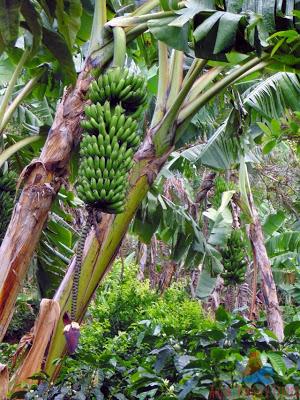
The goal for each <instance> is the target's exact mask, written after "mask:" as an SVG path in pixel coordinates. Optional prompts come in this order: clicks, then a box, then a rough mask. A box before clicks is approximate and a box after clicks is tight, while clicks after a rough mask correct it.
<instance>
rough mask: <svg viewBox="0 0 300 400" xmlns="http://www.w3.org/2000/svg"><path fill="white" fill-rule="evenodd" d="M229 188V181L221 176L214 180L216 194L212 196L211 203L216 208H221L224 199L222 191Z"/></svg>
mask: <svg viewBox="0 0 300 400" xmlns="http://www.w3.org/2000/svg"><path fill="white" fill-rule="evenodd" d="M226 190H228V186H227V182H226V181H225V179H224V178H222V177H221V176H218V177H217V178H216V179H215V181H214V195H213V197H212V198H211V200H210V201H211V203H212V206H213V207H214V208H216V209H217V208H219V207H220V205H221V201H222V193H223V192H226Z"/></svg>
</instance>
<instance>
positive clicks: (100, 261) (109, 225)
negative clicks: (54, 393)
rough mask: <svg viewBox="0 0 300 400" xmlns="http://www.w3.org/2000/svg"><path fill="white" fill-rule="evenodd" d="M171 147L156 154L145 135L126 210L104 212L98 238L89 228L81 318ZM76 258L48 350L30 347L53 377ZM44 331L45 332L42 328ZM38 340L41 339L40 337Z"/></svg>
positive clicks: (57, 299) (62, 346)
mask: <svg viewBox="0 0 300 400" xmlns="http://www.w3.org/2000/svg"><path fill="white" fill-rule="evenodd" d="M172 150H173V149H172V148H170V150H169V151H168V152H166V154H165V155H164V156H163V157H161V158H156V157H155V154H154V147H153V145H152V140H151V137H150V135H149V136H148V137H146V139H145V141H144V143H143V145H142V147H141V148H140V150H139V151H138V152H137V153H136V155H135V161H136V163H135V166H134V168H133V171H132V173H131V177H130V187H131V189H130V190H129V193H128V197H127V205H126V210H125V212H124V213H123V214H119V215H116V216H113V215H108V214H103V217H102V220H101V222H100V224H99V226H98V228H99V232H100V237H98V238H96V236H95V232H94V230H92V231H91V232H90V234H89V236H88V238H87V241H86V244H85V251H84V261H83V265H82V269H81V277H80V282H79V290H78V310H77V318H76V319H77V320H78V321H79V322H80V321H81V320H82V319H83V317H84V314H85V312H86V309H87V306H88V304H89V302H90V300H91V298H92V296H93V294H94V292H95V290H96V289H97V287H98V285H99V283H100V282H101V281H102V279H103V277H104V276H105V274H106V273H107V272H108V271H109V269H110V266H111V265H112V263H113V261H114V259H115V257H116V255H117V254H118V250H119V247H120V245H121V243H122V239H123V237H124V235H125V234H126V232H127V229H128V226H129V223H130V221H131V219H132V217H133V216H134V214H135V212H136V210H137V208H138V207H139V205H140V203H141V202H142V200H143V198H144V197H145V195H146V193H147V192H148V190H149V188H150V186H151V184H152V182H153V181H154V179H155V177H156V176H157V173H158V172H159V170H160V169H161V167H162V165H163V164H164V163H165V161H166V159H167V157H168V156H169V154H170V152H171V151H172ZM74 261H75V260H73V261H72V263H71V265H70V267H69V269H68V271H67V274H66V275H65V277H64V279H63V281H62V283H61V285H60V287H59V289H58V291H57V292H56V294H55V296H54V299H53V300H54V301H55V302H57V303H58V304H59V306H60V317H59V319H58V323H57V326H56V329H55V330H54V331H53V332H49V334H48V337H47V342H48V343H49V346H47V347H46V350H45V347H44V348H42V349H41V348H35V344H34V343H33V347H32V348H31V351H32V352H34V354H35V355H36V357H37V358H38V359H40V360H44V362H43V365H42V363H40V368H37V371H38V370H39V369H42V368H43V369H44V370H45V371H46V372H47V374H48V375H49V376H50V377H51V378H52V379H55V377H56V376H57V375H58V373H59V369H60V366H59V365H54V364H53V360H54V359H58V358H62V357H63V356H64V354H65V352H66V343H65V338H64V336H63V328H64V325H63V319H62V318H63V315H64V313H65V312H70V309H71V298H72V296H71V291H72V280H73V270H74V265H75V262H74ZM37 326H40V327H41V329H42V324H41V323H40V320H39V319H38V320H37V321H36V324H35V335H37V336H38V335H39V334H41V333H42V331H40V332H39V330H38V329H36V327H37ZM43 334H45V333H44V332H43ZM36 342H37V343H38V341H36ZM26 369H27V366H26V363H23V364H22V365H21V366H20V367H19V370H18V371H17V373H16V375H15V377H14V381H13V382H11V387H10V390H12V391H13V390H15V389H16V386H15V385H16V382H19V379H18V377H19V376H22V377H24V370H26Z"/></svg>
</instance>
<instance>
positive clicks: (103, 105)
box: [77, 68, 147, 214]
mask: <svg viewBox="0 0 300 400" xmlns="http://www.w3.org/2000/svg"><path fill="white" fill-rule="evenodd" d="M88 98H89V99H90V100H91V101H92V104H91V105H88V106H86V107H85V109H84V113H85V117H86V119H85V120H83V121H82V122H81V125H82V127H83V128H84V133H83V138H82V141H81V143H80V155H81V161H80V166H79V171H78V186H77V190H78V195H79V197H80V198H81V199H82V200H83V201H84V202H85V203H87V204H91V205H93V206H94V207H97V208H99V209H101V210H102V211H103V212H107V213H113V214H118V213H122V212H123V211H124V203H125V196H126V191H127V186H128V183H127V182H128V179H127V178H128V173H129V171H130V169H131V167H132V165H133V155H134V151H135V149H136V148H137V146H138V145H139V143H140V135H139V132H138V125H139V121H138V117H139V116H140V115H141V113H142V111H143V108H144V106H145V103H146V99H147V92H146V83H145V79H144V78H143V77H141V76H138V75H134V74H132V73H130V72H129V71H128V69H123V70H122V69H120V68H112V69H110V70H109V71H108V72H107V73H106V74H104V75H100V76H99V77H98V78H97V79H96V80H95V81H93V82H92V83H91V85H90V88H89V91H88Z"/></svg>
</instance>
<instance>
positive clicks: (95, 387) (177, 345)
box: [26, 263, 300, 400]
mask: <svg viewBox="0 0 300 400" xmlns="http://www.w3.org/2000/svg"><path fill="white" fill-rule="evenodd" d="M135 274H136V268H135V266H134V265H132V264H130V265H127V266H126V269H125V273H124V275H123V274H121V266H120V263H119V264H118V265H116V266H115V269H114V271H113V272H112V273H111V274H110V277H109V278H108V279H107V281H106V284H105V285H103V287H102V288H101V290H99V292H98V294H97V297H96V299H95V301H94V302H93V305H92V306H91V308H90V313H89V316H88V320H87V321H86V323H85V325H84V329H83V332H82V340H81V344H80V347H79V349H78V352H77V353H76V355H75V356H74V357H73V358H71V359H70V358H67V359H65V360H64V361H63V372H62V375H61V377H60V380H61V381H62V383H61V384H58V385H56V386H55V387H53V386H48V384H47V383H46V382H44V383H41V384H40V385H39V386H38V388H37V389H35V390H34V389H32V390H31V392H29V393H28V394H27V395H26V399H33V398H36V397H35V396H36V395H37V394H38V396H39V398H43V399H58V398H61V399H116V400H117V399H118V400H120V399H121V400H125V399H149V400H150V399H165V400H166V399H182V400H183V399H211V400H212V399H254V398H255V395H254V394H255V393H257V395H258V396H259V398H262V399H287V398H293V397H289V395H290V396H292V393H293V392H294V393H295V390H296V388H297V387H298V385H299V382H300V354H299V344H300V321H295V322H292V323H290V324H289V325H287V326H286V328H285V332H286V341H285V343H282V344H279V343H278V342H277V340H276V338H275V337H274V335H273V334H272V332H270V331H268V330H266V329H264V328H261V327H260V324H258V325H257V326H254V325H253V323H251V322H250V321H248V320H246V319H244V318H242V317H241V316H238V315H237V314H236V313H234V314H229V313H226V312H225V311H224V309H223V308H220V309H219V310H218V311H217V312H216V318H215V320H212V319H211V318H208V316H207V315H205V314H203V311H202V310H201V306H200V303H199V302H198V301H196V300H190V299H189V296H188V294H187V292H186V291H185V289H184V286H182V285H175V286H173V287H171V288H169V289H167V290H166V292H165V294H164V295H163V296H162V297H160V296H159V295H158V294H157V293H156V292H155V291H153V290H150V288H149V283H148V282H147V281H146V282H139V281H137V280H136V278H135ZM262 367H264V368H265V369H266V370H267V368H269V370H267V371H268V373H265V372H264V371H262V372H261V374H262V375H261V376H262V377H264V376H265V375H266V376H270V377H269V378H267V377H266V376H265V379H266V382H267V384H266V385H265V386H264V385H263V384H262V381H260V380H259V379H258V378H257V376H258V375H257V376H255V372H257V371H259V370H260V369H261V368H262ZM264 374H265V375H264ZM258 377H259V376H258ZM259 393H260V394H259ZM295 398H296V397H295Z"/></svg>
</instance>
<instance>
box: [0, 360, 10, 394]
mask: <svg viewBox="0 0 300 400" xmlns="http://www.w3.org/2000/svg"><path fill="white" fill-rule="evenodd" d="M8 379H9V376H8V369H7V366H6V365H4V364H0V400H6V399H7V397H6V395H7V392H8Z"/></svg>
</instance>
